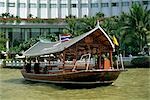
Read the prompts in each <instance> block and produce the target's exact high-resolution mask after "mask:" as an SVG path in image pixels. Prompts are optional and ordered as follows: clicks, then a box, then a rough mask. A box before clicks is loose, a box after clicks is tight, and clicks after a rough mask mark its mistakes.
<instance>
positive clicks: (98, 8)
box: [0, 0, 150, 18]
mask: <svg viewBox="0 0 150 100" xmlns="http://www.w3.org/2000/svg"><path fill="white" fill-rule="evenodd" d="M132 3H141V4H143V5H148V8H150V1H149V0H0V14H2V13H6V12H9V13H10V14H13V15H14V16H20V17H21V18H27V17H28V16H29V14H32V15H33V16H34V17H39V18H65V17H66V16H68V15H74V16H76V17H83V16H84V15H87V16H94V15H95V14H96V13H97V12H102V13H104V14H105V16H114V15H119V14H120V13H121V12H128V11H129V7H130V6H131V4H132Z"/></svg>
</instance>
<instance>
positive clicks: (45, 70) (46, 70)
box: [43, 66, 48, 74]
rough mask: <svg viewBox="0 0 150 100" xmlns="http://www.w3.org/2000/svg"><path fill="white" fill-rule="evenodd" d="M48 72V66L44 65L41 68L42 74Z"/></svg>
mask: <svg viewBox="0 0 150 100" xmlns="http://www.w3.org/2000/svg"><path fill="white" fill-rule="evenodd" d="M47 73H48V68H47V66H45V67H44V68H43V74H47Z"/></svg>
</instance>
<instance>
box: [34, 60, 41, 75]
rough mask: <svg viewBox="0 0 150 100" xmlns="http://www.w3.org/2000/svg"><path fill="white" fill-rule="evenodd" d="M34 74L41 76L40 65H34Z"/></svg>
mask: <svg viewBox="0 0 150 100" xmlns="http://www.w3.org/2000/svg"><path fill="white" fill-rule="evenodd" d="M34 73H35V74H40V64H39V63H37V62H36V63H35V64H34Z"/></svg>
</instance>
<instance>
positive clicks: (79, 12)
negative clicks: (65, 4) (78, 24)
mask: <svg viewBox="0 0 150 100" xmlns="http://www.w3.org/2000/svg"><path fill="white" fill-rule="evenodd" d="M78 17H79V18H81V0H78Z"/></svg>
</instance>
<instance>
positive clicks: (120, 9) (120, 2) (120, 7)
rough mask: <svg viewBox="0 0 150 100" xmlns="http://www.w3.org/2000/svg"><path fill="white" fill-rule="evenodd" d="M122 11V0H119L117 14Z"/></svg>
mask: <svg viewBox="0 0 150 100" xmlns="http://www.w3.org/2000/svg"><path fill="white" fill-rule="evenodd" d="M121 13H122V0H119V14H121Z"/></svg>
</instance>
